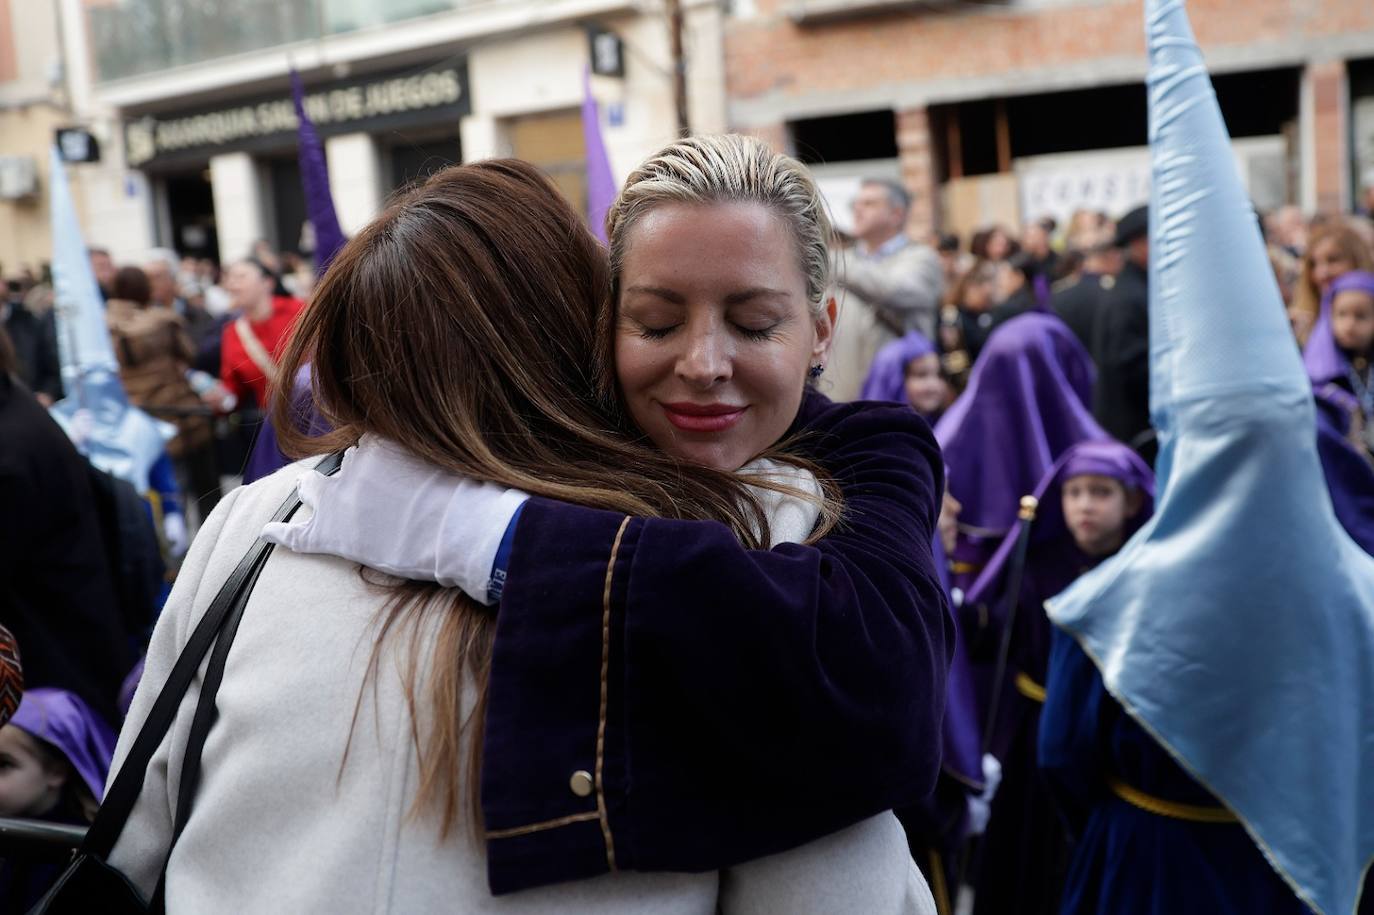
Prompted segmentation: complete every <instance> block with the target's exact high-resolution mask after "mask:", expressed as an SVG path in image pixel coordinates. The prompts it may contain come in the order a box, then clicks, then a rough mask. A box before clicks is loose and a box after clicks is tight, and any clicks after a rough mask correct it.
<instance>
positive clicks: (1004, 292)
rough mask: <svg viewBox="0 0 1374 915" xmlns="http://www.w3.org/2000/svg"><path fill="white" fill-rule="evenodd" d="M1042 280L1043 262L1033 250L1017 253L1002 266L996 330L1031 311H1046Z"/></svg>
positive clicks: (994, 312) (995, 311) (994, 321)
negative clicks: (1041, 264) (1040, 262)
mask: <svg viewBox="0 0 1374 915" xmlns="http://www.w3.org/2000/svg"><path fill="white" fill-rule="evenodd" d="M1041 280H1042V277H1041V274H1040V267H1039V261H1038V260H1037V259H1036V257H1035V255H1034V254H1032V253H1031V252H1030V251H1027V250H1024V249H1023V250H1021V251H1017V252H1016V253H1015V254H1013V255H1011V256H1010V257H1008V258H1007V259H1006V260H1004V261H1002V262H1001V263H999V264H998V265H997V281H996V286H995V292H994V293H993V298H994V301H996V303H997V304H996V305H995V306H994V307H993V309H992V326H993V327H994V328H995V327H997V326H999V325H1001V324H1005V323H1006V322H1007V321H1010V320H1011V319H1012V318H1016V317H1020V316H1021V315H1023V314H1026V313H1027V312H1030V311H1044V310H1045V309H1046V307H1047V303H1046V302H1042V301H1041V289H1040V287H1041V286H1042V285H1043V283H1042V282H1041Z"/></svg>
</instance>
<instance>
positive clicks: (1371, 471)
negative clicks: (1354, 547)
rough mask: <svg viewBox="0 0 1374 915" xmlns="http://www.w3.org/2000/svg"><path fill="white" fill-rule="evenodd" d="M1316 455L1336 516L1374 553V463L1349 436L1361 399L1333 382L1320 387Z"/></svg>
mask: <svg viewBox="0 0 1374 915" xmlns="http://www.w3.org/2000/svg"><path fill="white" fill-rule="evenodd" d="M1316 396H1317V455H1318V457H1320V458H1321V462H1322V474H1323V476H1325V477H1326V489H1327V492H1329V493H1330V494H1331V507H1332V508H1333V509H1335V512H1336V520H1337V521H1339V522H1340V523H1341V527H1343V528H1345V532H1346V533H1347V534H1349V535H1350V539H1351V540H1354V541H1355V542H1356V543H1358V544H1359V545H1360V547H1361V549H1363V550H1364V551H1365V552H1366V553H1368V554H1370V555H1371V556H1374V467H1371V466H1370V464H1369V461H1367V460H1366V459H1365V457H1364V455H1363V454H1361V453H1360V452H1359V451H1357V450H1356V449H1355V447H1354V446H1353V445H1351V444H1350V442H1349V441H1347V439H1346V435H1347V434H1348V433H1349V431H1350V419H1351V415H1352V413H1353V412H1354V411H1356V410H1358V409H1359V403H1358V401H1356V400H1355V397H1354V395H1353V394H1351V393H1350V392H1349V391H1346V390H1345V389H1344V388H1341V387H1338V386H1337V385H1334V384H1328V385H1325V386H1323V387H1322V388H1320V389H1319V390H1318V391H1317V395H1316Z"/></svg>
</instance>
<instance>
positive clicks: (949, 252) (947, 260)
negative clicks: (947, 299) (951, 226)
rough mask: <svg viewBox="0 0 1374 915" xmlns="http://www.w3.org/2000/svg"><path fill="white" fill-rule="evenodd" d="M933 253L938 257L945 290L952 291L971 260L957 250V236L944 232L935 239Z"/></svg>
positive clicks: (971, 262) (970, 264) (971, 264)
mask: <svg viewBox="0 0 1374 915" xmlns="http://www.w3.org/2000/svg"><path fill="white" fill-rule="evenodd" d="M935 253H937V254H939V255H940V265H941V266H942V267H943V268H944V272H945V289H953V288H954V287H955V285H956V284H957V283H958V282H959V279H960V278H961V277H962V276H963V275H964V273H965V272H966V271H967V270H968V268H969V267H971V266H973V261H972V258H971V257H970V256H969V255H966V254H964V252H963V251H961V250H960V249H959V236H958V235H955V234H953V233H950V232H946V233H945V234H943V235H941V236H940V237H939V238H938V239H936V243H935Z"/></svg>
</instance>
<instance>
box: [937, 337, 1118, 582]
mask: <svg viewBox="0 0 1374 915" xmlns="http://www.w3.org/2000/svg"><path fill="white" fill-rule="evenodd" d="M1094 376H1095V371H1094V369H1093V365H1092V360H1091V359H1090V358H1089V357H1088V354H1087V352H1086V351H1085V350H1084V349H1083V345H1082V344H1081V343H1079V342H1078V339H1077V338H1076V337H1075V336H1074V335H1073V332H1072V331H1070V330H1069V329H1068V327H1067V326H1066V325H1065V324H1064V323H1063V322H1062V321H1060V320H1059V319H1058V318H1056V317H1053V316H1051V315H1042V314H1025V315H1021V316H1020V317H1017V318H1013V319H1012V320H1010V321H1008V322H1006V323H1005V324H1003V325H1002V326H1001V327H999V328H997V329H996V330H995V331H993V333H992V336H991V337H989V338H988V342H987V344H986V345H985V346H984V347H983V351H982V352H981V353H980V354H979V356H978V361H977V363H975V364H974V367H973V374H972V376H971V377H970V379H969V384H968V388H967V389H966V390H965V391H964V394H963V396H961V397H960V398H959V399H958V400H956V401H955V402H954V405H953V406H951V407H950V408H949V409H948V410H947V411H945V415H944V416H943V417H941V419H940V421H939V423H937V424H936V426H935V437H936V439H938V440H939V442H940V447H941V448H942V449H943V450H944V455H945V463H946V465H947V466H948V467H949V492H950V494H951V495H952V496H954V498H955V499H957V500H958V501H959V503H960V504H961V505H962V506H963V511H962V512H961V513H960V515H959V523H960V528H961V530H964V529H968V528H976V529H978V530H979V531H980V532H981V533H980V534H979V535H977V536H979V537H980V538H981V539H983V540H984V541H986V538H988V537H992V538H996V539H997V540H1000V539H1001V537H1002V536H1003V535H1004V534H1005V533H1006V531H1007V529H1008V528H1010V527H1011V525H1012V522H1013V521H1015V520H1016V511H1017V506H1018V505H1019V503H1020V500H1021V497H1022V496H1025V495H1029V494H1030V493H1032V492H1034V491H1035V487H1036V485H1037V484H1039V482H1040V481H1041V480H1042V479H1043V478H1044V477H1045V474H1046V473H1048V472H1049V470H1050V468H1051V467H1053V466H1054V462H1055V461H1056V460H1058V459H1059V457H1060V455H1062V454H1063V453H1064V452H1065V451H1066V450H1067V449H1068V448H1069V447H1070V446H1071V445H1075V444H1077V443H1079V442H1082V441H1087V440H1089V439H1106V438H1108V435H1107V433H1106V432H1104V431H1103V429H1102V427H1101V426H1099V425H1098V424H1097V421H1096V420H1094V419H1093V416H1092V411H1091V410H1090V409H1089V407H1088V404H1089V403H1090V402H1091V398H1092V388H1093V379H1094ZM961 537H964V535H963V534H962V533H961ZM961 554H962V555H961ZM970 558H971V557H969V556H968V554H967V553H964V552H963V551H956V556H955V559H956V560H960V559H965V560H968V559H970ZM984 558H986V556H984ZM956 584H957V583H956Z"/></svg>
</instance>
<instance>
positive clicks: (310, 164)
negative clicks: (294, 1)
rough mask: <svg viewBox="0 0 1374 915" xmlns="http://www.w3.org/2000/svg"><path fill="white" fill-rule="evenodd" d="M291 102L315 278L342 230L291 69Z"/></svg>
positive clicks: (341, 236)
mask: <svg viewBox="0 0 1374 915" xmlns="http://www.w3.org/2000/svg"><path fill="white" fill-rule="evenodd" d="M291 100H292V101H293V102H295V103H296V121H297V127H296V154H297V156H298V157H299V159H300V164H301V183H302V184H304V185H305V212H306V215H307V216H308V217H309V219H310V224H311V225H312V226H314V227H315V275H316V276H323V275H324V271H325V268H327V267H328V266H329V262H330V261H332V260H333V259H334V255H335V254H338V253H339V249H340V248H342V247H343V246H344V241H345V239H344V234H343V229H341V228H339V217H338V216H337V215H336V214H335V212H334V198H333V196H331V195H330V193H329V168H328V166H327V165H326V164H325V160H324V147H323V146H321V145H320V137H319V135H318V134H317V133H315V125H314V123H313V122H311V120H310V115H308V114H306V111H305V88H304V86H302V85H301V75H300V74H299V73H297V72H296V69H295V68H294V67H292V68H291Z"/></svg>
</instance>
